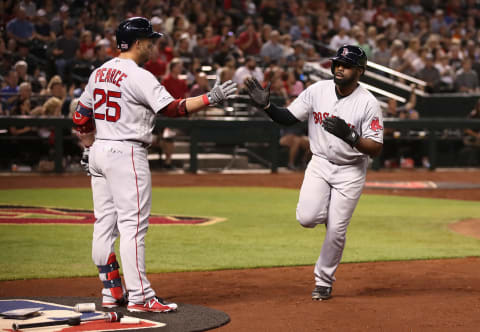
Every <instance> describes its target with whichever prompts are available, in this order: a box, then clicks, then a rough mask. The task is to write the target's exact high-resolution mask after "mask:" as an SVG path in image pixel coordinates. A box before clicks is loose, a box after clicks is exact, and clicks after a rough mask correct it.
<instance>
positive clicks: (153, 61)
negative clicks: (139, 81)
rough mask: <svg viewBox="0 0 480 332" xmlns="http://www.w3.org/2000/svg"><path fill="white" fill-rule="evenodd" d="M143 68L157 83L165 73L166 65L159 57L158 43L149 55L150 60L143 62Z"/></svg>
mask: <svg viewBox="0 0 480 332" xmlns="http://www.w3.org/2000/svg"><path fill="white" fill-rule="evenodd" d="M143 68H145V69H146V70H148V71H149V72H151V73H152V74H153V76H155V77H156V78H157V79H158V80H159V81H161V80H162V77H163V76H164V75H165V72H166V71H167V64H166V62H165V61H164V60H163V59H162V57H160V53H159V51H158V43H157V44H156V45H155V47H154V48H153V50H152V52H151V53H150V59H149V60H148V61H147V62H145V64H144V65H143Z"/></svg>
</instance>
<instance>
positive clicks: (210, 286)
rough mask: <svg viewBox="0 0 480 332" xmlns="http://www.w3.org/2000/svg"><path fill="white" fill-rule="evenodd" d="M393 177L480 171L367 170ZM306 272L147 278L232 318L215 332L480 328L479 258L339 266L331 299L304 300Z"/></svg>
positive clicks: (3, 289)
mask: <svg viewBox="0 0 480 332" xmlns="http://www.w3.org/2000/svg"><path fill="white" fill-rule="evenodd" d="M302 179H303V174H301V173H280V174H273V175H258V174H257V175H219V174H209V175H167V174H154V175H153V185H154V186H232V185H236V186H270V187H275V186H276V187H285V188H299V187H300V185H301V182H302ZM392 180H398V181H441V182H448V181H454V182H464V183H480V171H464V170H460V171H444V172H440V171H439V172H429V171H394V172H384V171H381V172H369V173H368V176H367V181H392ZM88 186H89V180H88V178H87V177H85V176H84V175H81V174H79V175H73V176H72V175H68V176H36V175H31V176H4V177H0V189H6V188H35V187H88ZM364 193H365V194H371V193H375V194H393V195H408V196H423V197H438V198H451V199H466V200H475V201H479V200H480V190H479V189H442V190H438V189H428V190H398V189H397V190H386V189H381V190H380V189H366V190H365V191H364ZM475 223H476V224H475ZM464 224H467V225H468V226H465V227H467V228H470V229H471V231H467V235H472V234H473V233H475V232H476V231H477V230H478V228H476V226H475V225H478V221H475V220H473V221H470V223H467V222H464ZM459 225H460V224H459ZM459 225H457V226H458V227H462V226H461V225H460V226H459ZM456 231H457V230H456ZM478 234H480V233H478ZM479 249H480V248H479ZM347 250H348V247H347ZM312 270H313V266H306V267H289V268H271V269H254V270H232V271H218V272H185V273H164V274H158V275H149V278H150V280H151V281H152V284H153V286H154V288H155V289H156V290H157V291H158V293H159V295H161V296H163V297H166V298H168V299H169V300H172V301H178V302H180V303H190V304H194V305H204V306H208V307H211V308H214V309H218V310H221V311H224V312H226V313H227V314H228V315H230V317H231V322H230V323H229V324H227V325H226V326H224V327H221V328H220V329H218V330H219V331H478V327H479V326H480V313H479V312H480V304H479V301H478V299H479V298H480V278H478V276H479V275H480V258H473V257H472V258H464V259H449V260H432V261H404V262H378V263H359V264H341V265H340V267H339V269H338V272H337V280H338V281H337V282H336V283H335V287H334V292H333V295H334V297H333V298H332V299H331V300H329V301H326V302H313V301H311V299H310V291H311V290H312V287H313V280H312ZM98 291H99V281H98V279H97V278H74V279H40V280H28V281H8V282H1V283H0V297H8V296H29V297H31V296H87V297H88V296H97V295H98Z"/></svg>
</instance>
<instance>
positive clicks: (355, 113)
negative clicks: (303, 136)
mask: <svg viewBox="0 0 480 332" xmlns="http://www.w3.org/2000/svg"><path fill="white" fill-rule="evenodd" d="M288 110H289V111H290V112H291V113H292V114H293V115H294V116H295V117H296V118H297V119H299V120H300V121H304V120H307V119H308V136H309V139H310V149H311V151H312V153H313V154H314V155H317V156H320V157H323V158H325V159H327V160H329V161H331V162H333V163H335V164H338V165H347V164H355V163H358V162H360V161H361V160H365V159H366V158H367V156H366V155H365V154H363V153H361V152H359V151H358V150H357V149H352V148H351V147H350V145H348V144H347V143H346V142H344V141H343V140H342V139H340V138H338V137H336V136H334V135H332V134H330V133H329V132H327V131H326V130H325V129H323V127H322V122H323V119H324V118H326V117H331V116H335V117H340V118H342V119H343V120H345V121H346V122H347V124H348V125H349V126H351V127H353V128H354V129H355V130H356V131H357V133H358V134H359V135H360V136H361V137H363V138H370V139H372V140H374V141H376V142H379V143H383V117H382V112H381V109H380V105H379V104H378V101H377V100H376V99H375V97H374V96H373V95H372V94H371V93H370V92H369V91H368V90H367V89H365V88H363V87H362V86H359V87H357V88H356V89H355V90H354V91H353V92H352V93H351V94H350V95H348V96H347V97H344V98H341V99H338V97H337V94H336V93H335V83H334V82H333V80H328V81H320V82H317V83H315V84H312V85H311V86H309V87H308V88H307V89H305V90H304V91H302V93H301V94H300V95H299V96H298V97H297V98H296V99H295V100H294V101H293V102H292V103H291V104H290V106H288Z"/></svg>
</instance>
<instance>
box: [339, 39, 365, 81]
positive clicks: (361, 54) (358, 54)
mask: <svg viewBox="0 0 480 332" xmlns="http://www.w3.org/2000/svg"><path fill="white" fill-rule="evenodd" d="M330 60H332V66H331V70H332V74H334V71H333V69H334V67H335V63H337V62H342V63H346V64H349V65H351V66H354V67H362V68H363V69H366V68H367V55H366V54H365V51H364V50H363V49H361V48H360V47H358V46H355V45H343V46H342V47H340V48H339V49H338V51H337V54H336V55H335V56H334V57H333V58H331V59H330Z"/></svg>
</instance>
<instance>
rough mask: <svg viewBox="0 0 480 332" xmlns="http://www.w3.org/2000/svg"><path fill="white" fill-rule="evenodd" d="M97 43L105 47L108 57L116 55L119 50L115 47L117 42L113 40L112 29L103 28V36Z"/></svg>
mask: <svg viewBox="0 0 480 332" xmlns="http://www.w3.org/2000/svg"><path fill="white" fill-rule="evenodd" d="M97 44H98V45H103V46H104V47H105V52H106V53H107V55H108V56H109V57H111V58H113V57H116V56H117V55H118V52H119V50H118V49H117V47H116V45H117V43H116V41H115V36H114V29H112V28H105V30H104V36H103V38H102V39H100V40H99V41H98V43H97Z"/></svg>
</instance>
